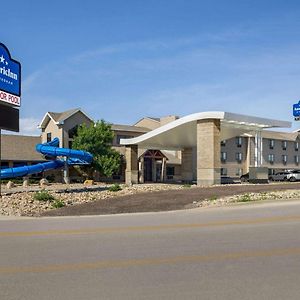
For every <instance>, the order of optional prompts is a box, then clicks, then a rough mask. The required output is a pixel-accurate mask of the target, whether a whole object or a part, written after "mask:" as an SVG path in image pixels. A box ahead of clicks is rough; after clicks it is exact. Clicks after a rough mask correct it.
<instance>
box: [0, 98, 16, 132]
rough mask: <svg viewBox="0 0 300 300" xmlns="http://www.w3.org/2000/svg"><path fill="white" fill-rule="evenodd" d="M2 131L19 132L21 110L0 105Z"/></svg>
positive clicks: (0, 126) (0, 127)
mask: <svg viewBox="0 0 300 300" xmlns="http://www.w3.org/2000/svg"><path fill="white" fill-rule="evenodd" d="M0 129H5V130H10V131H16V132H19V110H18V109H17V108H14V107H11V106H8V105H5V104H1V103H0Z"/></svg>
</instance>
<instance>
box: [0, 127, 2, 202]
mask: <svg viewBox="0 0 300 300" xmlns="http://www.w3.org/2000/svg"><path fill="white" fill-rule="evenodd" d="M1 152H2V144H1V128H0V172H1ZM1 185H2V179H1V176H0V198H1V197H2V194H1Z"/></svg>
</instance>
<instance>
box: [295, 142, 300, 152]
mask: <svg viewBox="0 0 300 300" xmlns="http://www.w3.org/2000/svg"><path fill="white" fill-rule="evenodd" d="M298 150H299V142H295V151H298Z"/></svg>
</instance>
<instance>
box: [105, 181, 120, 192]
mask: <svg viewBox="0 0 300 300" xmlns="http://www.w3.org/2000/svg"><path fill="white" fill-rule="evenodd" d="M108 190H109V191H110V192H118V191H122V188H121V186H120V185H119V184H118V183H115V184H113V185H111V186H110V187H109V188H108Z"/></svg>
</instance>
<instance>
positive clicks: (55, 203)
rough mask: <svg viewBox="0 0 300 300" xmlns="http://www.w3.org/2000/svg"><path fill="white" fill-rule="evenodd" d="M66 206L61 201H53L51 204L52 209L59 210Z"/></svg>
mask: <svg viewBox="0 0 300 300" xmlns="http://www.w3.org/2000/svg"><path fill="white" fill-rule="evenodd" d="M64 206H66V205H65V203H64V202H63V201H61V200H55V201H54V202H53V203H52V207H53V208H61V207H64Z"/></svg>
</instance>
